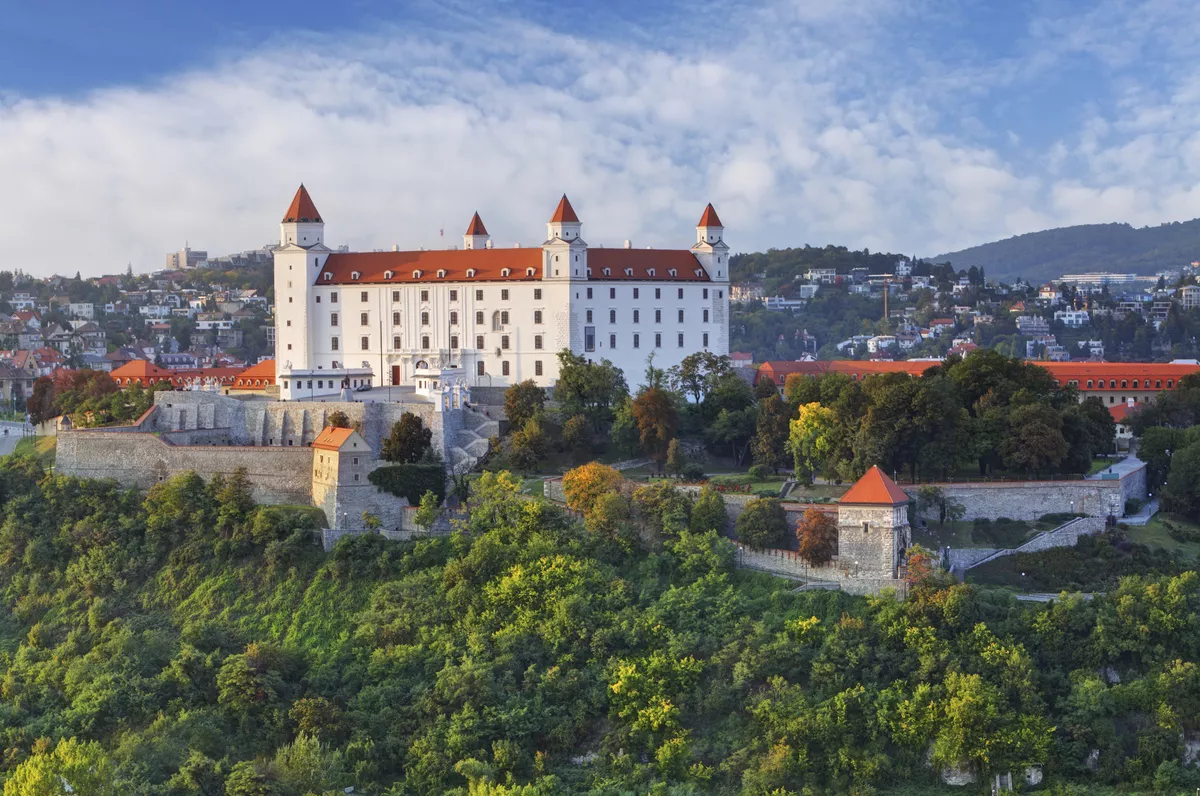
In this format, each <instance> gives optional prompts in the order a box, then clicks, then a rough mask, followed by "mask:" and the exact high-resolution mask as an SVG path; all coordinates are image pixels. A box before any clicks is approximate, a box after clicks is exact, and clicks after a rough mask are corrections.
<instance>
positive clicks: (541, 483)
mask: <svg viewBox="0 0 1200 796" xmlns="http://www.w3.org/2000/svg"><path fill="white" fill-rule="evenodd" d="M521 492H522V493H523V494H526V495H537V496H538V497H545V496H546V481H545V480H544V479H541V478H526V479H525V483H524V484H522V485H521Z"/></svg>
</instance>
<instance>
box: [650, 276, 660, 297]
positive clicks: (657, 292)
mask: <svg viewBox="0 0 1200 796" xmlns="http://www.w3.org/2000/svg"><path fill="white" fill-rule="evenodd" d="M651 276H653V274H651ZM654 298H656V299H660V298H662V288H661V287H656V288H654Z"/></svg>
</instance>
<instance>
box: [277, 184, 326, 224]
mask: <svg viewBox="0 0 1200 796" xmlns="http://www.w3.org/2000/svg"><path fill="white" fill-rule="evenodd" d="M296 222H300V223H317V224H323V223H325V222H323V221H321V214H320V213H318V212H317V206H316V205H315V204H313V200H312V197H311V196H309V195H308V190H307V189H305V187H304V183H300V188H299V189H298V190H297V191H296V195H295V196H294V197H292V204H291V206H290V207H288V209H287V212H286V213H284V214H283V223H285V224H292V223H296Z"/></svg>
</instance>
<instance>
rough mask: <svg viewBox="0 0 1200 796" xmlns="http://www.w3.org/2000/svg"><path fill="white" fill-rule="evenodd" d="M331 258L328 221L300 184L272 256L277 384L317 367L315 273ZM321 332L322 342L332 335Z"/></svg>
mask: <svg viewBox="0 0 1200 796" xmlns="http://www.w3.org/2000/svg"><path fill="white" fill-rule="evenodd" d="M329 255H330V250H329V248H328V247H326V246H325V219H323V218H321V214H320V212H318V211H317V206H316V205H315V204H314V203H313V200H312V197H311V196H309V195H308V189H307V188H305V187H304V186H303V185H301V186H300V187H299V188H298V189H297V190H296V195H295V196H293V197H292V203H291V204H290V205H288V209H287V210H285V211H284V213H283V219H282V220H281V221H280V222H279V246H278V248H276V249H275V252H274V259H275V383H276V384H284V383H289V384H290V383H291V382H290V380H285V379H284V377H285V376H286V375H287V374H288V373H291V372H292V371H295V370H307V369H310V368H312V367H314V361H315V359H316V355H317V354H318V353H320V352H318V351H317V350H316V345H315V340H316V339H317V338H316V337H315V333H316V331H317V329H315V328H314V327H316V326H317V323H316V320H317V317H318V316H317V315H316V314H315V309H316V307H315V301H314V298H313V296H314V295H315V292H316V281H317V274H319V273H320V271H321V267H322V266H323V265H324V264H325V261H326V259H328V257H329ZM320 331H321V332H322V334H321V337H320V339H321V340H322V341H325V340H331V339H332V338H333V336H334V335H333V334H330V333H329V332H327V331H326V330H325V329H321V330H320ZM322 375H324V374H322Z"/></svg>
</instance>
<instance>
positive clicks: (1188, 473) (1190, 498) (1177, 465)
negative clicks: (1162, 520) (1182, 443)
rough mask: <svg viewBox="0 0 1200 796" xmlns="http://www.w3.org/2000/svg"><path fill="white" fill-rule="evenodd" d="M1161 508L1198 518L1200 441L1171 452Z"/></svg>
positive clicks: (1199, 511)
mask: <svg viewBox="0 0 1200 796" xmlns="http://www.w3.org/2000/svg"><path fill="white" fill-rule="evenodd" d="M1162 496H1163V508H1164V509H1166V510H1167V511H1171V512H1174V513H1176V514H1182V515H1184V516H1185V517H1190V518H1192V519H1197V518H1200V443H1193V444H1191V445H1188V446H1186V447H1185V448H1184V449H1183V450H1180V451H1175V452H1173V453H1172V454H1171V466H1170V470H1169V471H1168V472H1167V485H1166V488H1165V489H1164V490H1163V493H1162Z"/></svg>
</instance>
